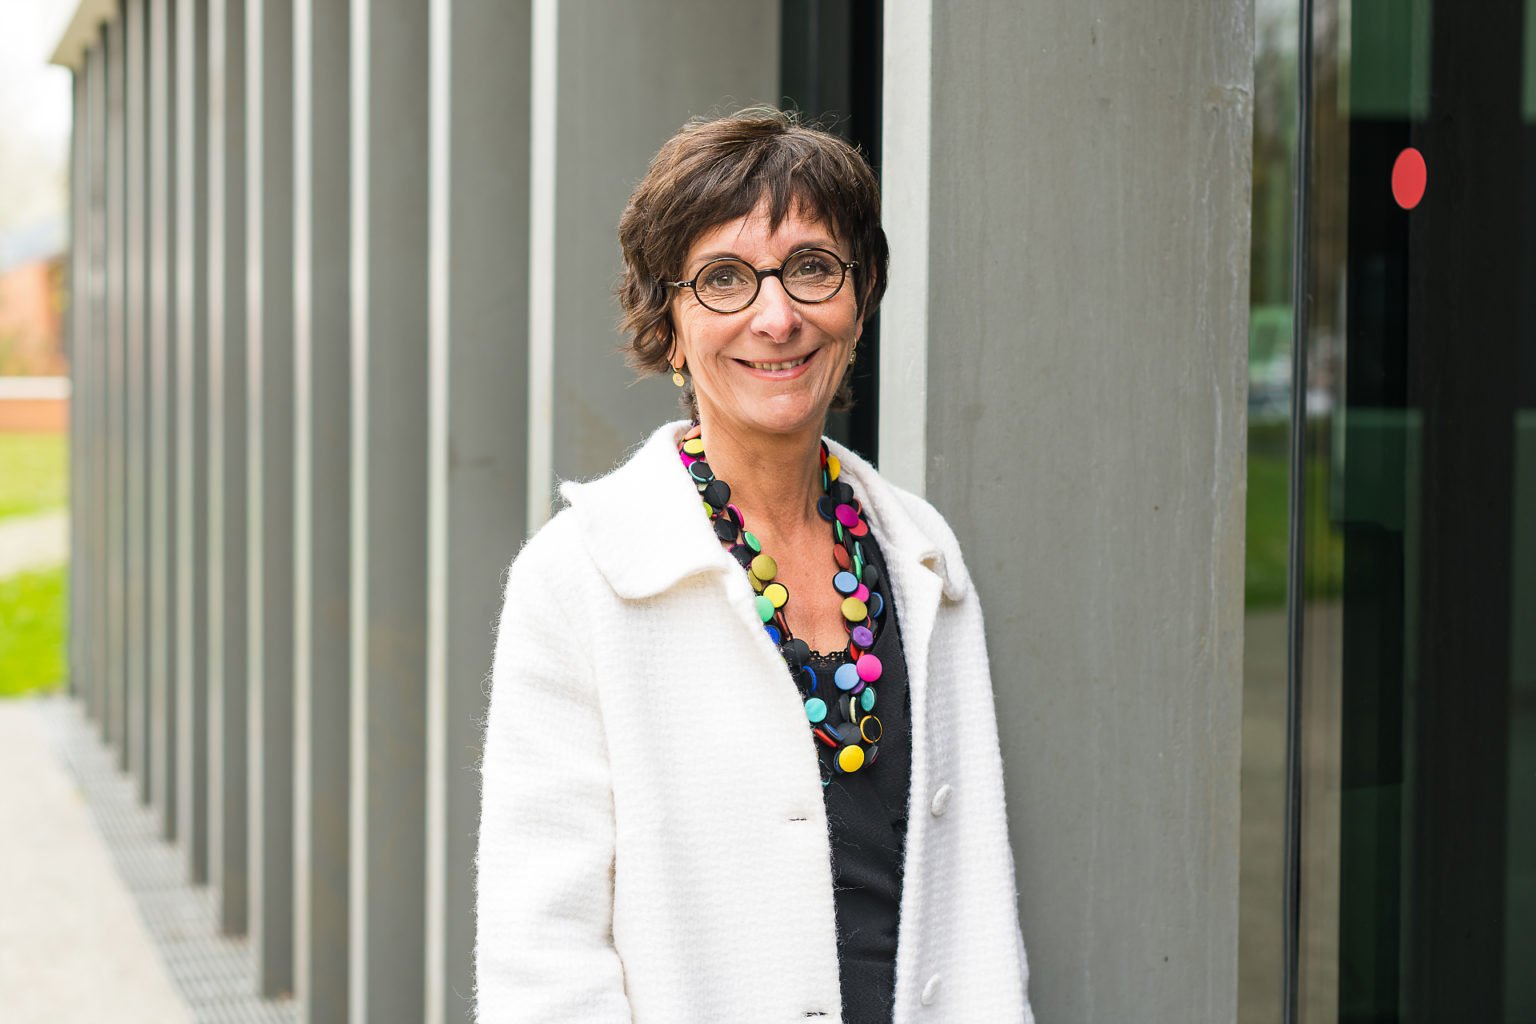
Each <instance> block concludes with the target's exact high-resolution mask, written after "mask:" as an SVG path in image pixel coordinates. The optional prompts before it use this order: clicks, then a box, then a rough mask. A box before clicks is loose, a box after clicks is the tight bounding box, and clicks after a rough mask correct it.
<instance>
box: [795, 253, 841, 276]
mask: <svg viewBox="0 0 1536 1024" xmlns="http://www.w3.org/2000/svg"><path fill="white" fill-rule="evenodd" d="M790 273H792V274H794V275H795V276H796V277H825V276H827V275H828V274H830V273H832V263H831V261H830V260H828V259H827V258H826V257H824V256H804V257H802V258H800V259H798V260H796V261H795V265H794V266H793V267H791V268H790Z"/></svg>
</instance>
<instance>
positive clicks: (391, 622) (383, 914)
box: [348, 0, 429, 1024]
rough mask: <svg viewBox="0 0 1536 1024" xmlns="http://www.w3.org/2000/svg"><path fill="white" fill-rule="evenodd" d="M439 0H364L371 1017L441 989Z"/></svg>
mask: <svg viewBox="0 0 1536 1024" xmlns="http://www.w3.org/2000/svg"><path fill="white" fill-rule="evenodd" d="M427 10H428V8H427V5H426V4H423V3H421V2H420V0H353V2H352V12H351V13H352V23H351V30H352V46H351V56H352V64H351V75H352V91H351V100H352V106H351V130H352V136H351V138H352V168H351V169H352V184H351V202H352V223H351V231H352V253H351V256H352V259H351V270H352V288H351V294H352V319H351V324H350V327H351V331H352V346H351V354H352V364H351V371H352V372H351V380H352V392H351V398H352V437H351V441H352V463H351V471H352V492H351V537H350V539H351V565H350V571H351V607H350V612H351V620H352V621H351V630H350V636H351V652H350V657H351V665H350V668H351V672H352V693H351V698H352V707H351V744H352V747H351V757H352V764H351V778H352V792H351V807H350V810H351V870H350V883H351V892H350V898H351V906H350V912H351V948H350V951H349V952H350V956H351V960H350V964H349V975H350V985H351V988H350V1000H349V1006H348V1010H349V1012H350V1015H351V1018H350V1019H351V1020H352V1021H354V1022H356V1024H388V1022H391V1021H413V1022H415V1021H420V1020H421V1017H422V1011H423V1006H424V1000H425V993H424V957H423V955H422V942H421V936H422V932H423V928H424V925H425V920H424V917H425V905H426V900H425V888H424V887H425V870H426V867H425V863H424V862H425V855H426V844H425V843H424V842H423V841H422V837H423V832H424V828H425V822H426V809H425V774H426V753H425V748H426V727H425V721H424V719H425V711H426V686H425V679H426V611H427V607H426V595H427V583H426V572H427V557H426V539H427V432H426V431H425V430H424V429H423V425H424V424H426V423H427V346H426V345H425V344H424V343H423V341H424V339H425V338H426V337H427V247H428V241H429V240H428V236H427V150H428V144H429V139H428V134H427V39H428V19H427Z"/></svg>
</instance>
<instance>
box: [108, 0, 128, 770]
mask: <svg viewBox="0 0 1536 1024" xmlns="http://www.w3.org/2000/svg"><path fill="white" fill-rule="evenodd" d="M104 43H105V46H106V54H107V60H106V77H107V82H106V132H107V160H106V181H107V255H106V265H107V310H106V331H107V379H106V381H105V382H104V387H103V390H104V392H105V394H106V408H107V423H106V428H105V429H106V436H107V438H108V445H109V448H108V452H107V550H108V562H109V566H110V573H109V583H108V598H107V658H108V671H107V679H108V688H109V691H110V693H109V697H108V700H107V715H106V718H105V719H103V721H102V738H103V739H105V740H106V741H107V742H109V743H111V744H112V745H113V746H114V747H115V748H116V753H117V766H118V769H119V770H122V771H126V770H127V768H128V602H127V599H126V595H125V590H126V589H127V586H128V553H127V542H128V500H127V493H126V492H127V441H126V438H127V433H126V432H127V426H128V419H127V416H126V415H125V409H126V406H127V402H126V398H127V393H126V387H125V380H124V367H125V365H126V364H125V358H124V357H125V352H124V347H125V344H126V339H125V337H124V335H125V333H126V330H127V315H126V309H125V303H126V299H127V294H126V293H127V286H126V276H125V275H126V268H127V261H128V240H127V237H126V230H125V229H126V227H127V211H126V209H125V206H126V204H127V198H128V191H127V175H126V168H125V161H126V149H125V145H126V127H127V126H126V124H125V118H124V115H125V113H126V96H125V95H124V93H125V91H126V89H127V83H128V80H127V76H126V75H125V74H124V71H125V70H126V68H125V66H124V63H125V61H124V58H125V57H126V56H127V52H128V48H127V37H126V33H125V32H124V27H123V19H122V18H116V19H114V20H113V21H111V22H110V23H109V24H108V25H107V27H106V29H105V30H104Z"/></svg>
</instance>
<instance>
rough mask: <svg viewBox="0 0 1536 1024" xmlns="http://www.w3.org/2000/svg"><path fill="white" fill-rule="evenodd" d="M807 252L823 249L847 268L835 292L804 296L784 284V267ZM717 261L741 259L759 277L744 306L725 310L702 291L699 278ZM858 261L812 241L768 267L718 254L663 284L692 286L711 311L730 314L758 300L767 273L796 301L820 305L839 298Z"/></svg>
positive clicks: (754, 275)
mask: <svg viewBox="0 0 1536 1024" xmlns="http://www.w3.org/2000/svg"><path fill="white" fill-rule="evenodd" d="M806 252H822V253H826V254H827V255H828V256H830V257H832V261H833V262H834V263H836V264H837V265H838V266H840V267H842V268H843V277H842V280H840V281H838V282H837V287H836V288H835V289H833V291H832V293H831V294H830V295H828V296H827V297H826V298H824V299H802V298H799V297H798V296H796V295H795V294H794V293H793V292H791V291H790V290H789V287H788V286H787V285H785V284H784V268H785V267H786V266H788V265H789V261H790V260H792V259H794V258H795V257H796V256H799V255H800V254H801V253H806ZM716 263H740V264H741V265H742V266H744V267H746V268H747V269H748V270H750V271H752V275H753V277H755V278H756V281H755V283H754V284H753V286H752V297H751V298H750V299H748V300H747V301H746V302H744V303H742V304H741V305H740V306H738V307H737V308H735V309H730V310H723V311H722V310H718V309H716V308H715V307H713V306H711V305H710V304H709V303H707V302H705V301H704V299H703V297H702V296H700V295H699V289H698V280H699V278H701V277H703V276H704V275H705V272H706V271H708V270H709V268H710V267H712V266H714V265H715V264H716ZM858 265H859V261H858V260H853V261H851V262H850V261H848V260H844V259H843V258H842V257H841V256H839V255H838V254H837V253H835V252H833V251H832V250H831V249H823V248H822V247H821V246H819V245H810V246H806V247H805V248H804V249H796V250H795V251H794V252H792V253H790V254H789V255H788V256H785V257H784V259H783V260H782V261H781V262H780V263H779V265H778V266H776V267H773V268H770V269H768V270H759V269H757V268H756V267H754V266H753V265H752V264H750V263H748V262H747V261H746V260H744V259H742V258H741V257H740V256H716V257H715V258H714V259H712V260H710V261H709V262H707V263H705V264H704V265H703V266H702V267H700V268H699V269H698V270H697V271H695V272H694V275H693V278H692V279H691V280H688V281H662V282H661V284H662V285H663V286H664V287H667V288H687V289H689V290H691V291H692V292H693V297H694V298H695V299H697V300H698V303H699V305H701V306H703V307H704V308H705V309H707V310H709V311H710V312H711V313H718V314H719V315H720V316H730V315H731V314H733V313H740V312H741V311H742V310H743V309H748V308H750V307H751V305H752V303H754V302H756V301H757V297H758V295H759V294H761V293H762V290H763V278H765V277H776V278H778V279H779V287H781V288H783V289H784V294H785V295H788V296H789V297H790V298H791V299H794V300H795V301H796V302H800V303H803V304H805V305H807V306H816V305H820V304H821V303H823V302H831V301H832V300H833V299H835V298H837V296H838V293H839V292H841V291H842V290H843V285H845V284H847V283H848V272H849V271H850V270H852V269H853V268H854V267H857V266H858Z"/></svg>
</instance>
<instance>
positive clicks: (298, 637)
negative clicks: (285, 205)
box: [293, 0, 351, 1024]
mask: <svg viewBox="0 0 1536 1024" xmlns="http://www.w3.org/2000/svg"><path fill="white" fill-rule="evenodd" d="M348 17H349V12H348V7H347V5H346V4H341V3H328V2H325V0H320V2H318V3H316V2H314V0H297V2H296V4H295V7H294V41H295V46H294V72H295V77H294V122H295V123H294V127H295V132H296V135H295V140H294V164H295V182H294V337H293V342H294V389H295V393H294V472H295V477H294V506H295V510H296V520H295V523H294V583H295V590H294V602H293V608H294V677H293V687H294V848H295V851H294V979H295V989H294V991H295V994H296V995H297V997H298V1004H299V1012H300V1014H301V1016H302V1018H303V1019H304V1020H305V1021H310V1022H315V1024H321V1022H328V1021H344V1020H346V1019H347V949H348V939H347V927H348V912H347V898H348V883H347V858H348V852H347V835H348V826H349V820H348V812H347V799H348V796H347V775H348V751H349V749H350V746H349V743H348V714H349V707H350V703H349V698H348V693H349V683H350V680H349V674H348V668H347V664H348V661H347V659H348V636H347V630H348V625H349V618H348V612H347V594H348V573H347V566H348V556H349V549H348V544H349V541H348V535H347V534H348V529H349V519H348V516H349V506H348V499H349V494H350V491H349V480H350V471H349V469H348V466H349V445H350V441H349V438H350V436H351V435H350V429H349V427H350V416H351V412H350V406H349V402H348V399H347V395H348V379H347V375H348V339H349V333H348V322H349V312H348V302H349V296H348V290H349V286H350V284H349V283H350V270H349V265H350V264H349V247H350V244H351V237H350V232H349V227H348V225H349V223H350V218H349V216H348V211H349V209H350V207H349V203H350V196H349V194H348V192H349V187H350V175H351V171H350V165H349V162H348V149H349V145H348V138H349V128H348V125H349V119H348V107H349V102H348V83H349V77H348V68H349V66H350V61H349V54H348V47H349V40H348V29H347V25H348Z"/></svg>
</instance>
